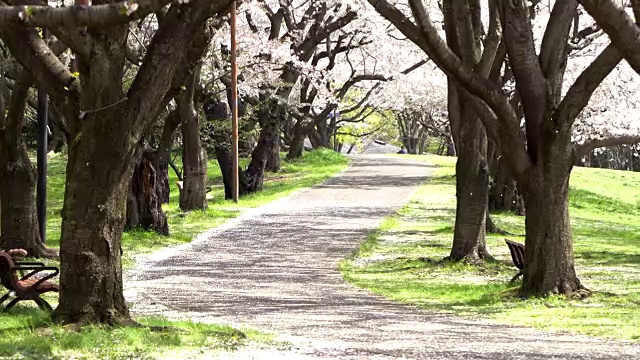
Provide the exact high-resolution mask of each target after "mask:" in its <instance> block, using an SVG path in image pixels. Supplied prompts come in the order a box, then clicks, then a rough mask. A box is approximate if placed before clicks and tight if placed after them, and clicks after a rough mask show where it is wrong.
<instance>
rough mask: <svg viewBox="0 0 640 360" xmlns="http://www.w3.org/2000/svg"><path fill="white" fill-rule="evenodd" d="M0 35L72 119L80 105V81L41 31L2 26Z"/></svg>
mask: <svg viewBox="0 0 640 360" xmlns="http://www.w3.org/2000/svg"><path fill="white" fill-rule="evenodd" d="M0 37H2V38H3V39H4V42H5V44H6V45H7V47H8V48H9V50H10V51H11V53H12V54H13V56H15V58H16V59H17V60H18V61H19V62H20V63H21V64H22V66H24V67H25V68H29V69H30V71H31V72H32V75H33V76H34V77H35V79H36V80H37V82H38V83H39V84H40V85H41V86H43V87H44V88H45V89H46V90H47V93H49V95H50V96H51V98H52V99H53V100H54V102H56V103H57V104H58V106H59V107H60V109H61V110H62V112H63V113H64V116H65V117H66V118H67V120H68V121H73V119H74V118H75V116H77V115H76V114H77V111H78V106H79V89H78V81H77V79H76V78H75V77H74V76H73V74H71V72H69V70H68V69H67V68H66V66H65V65H64V64H63V63H62V62H60V59H58V57H57V55H56V53H55V52H54V51H52V49H51V48H49V46H47V44H46V43H45V41H44V40H42V38H40V36H39V35H38V32H37V31H36V30H35V29H27V28H24V27H22V26H12V27H6V26H0ZM54 45H55V46H54ZM54 45H52V46H54V47H57V48H59V49H56V50H60V53H61V52H62V51H64V50H62V48H63V47H61V46H59V45H57V43H54ZM27 65H28V66H27Z"/></svg>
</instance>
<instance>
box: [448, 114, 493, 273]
mask: <svg viewBox="0 0 640 360" xmlns="http://www.w3.org/2000/svg"><path fill="white" fill-rule="evenodd" d="M461 105H462V107H463V111H462V116H465V117H467V118H466V119H464V121H463V123H464V124H465V125H466V126H463V127H461V128H460V137H459V138H460V149H459V151H458V161H457V162H456V198H457V205H456V223H455V230H454V238H453V246H452V248H451V255H450V258H451V259H452V260H463V259H464V260H468V261H471V262H477V261H480V260H483V259H485V258H488V257H489V253H488V251H487V247H486V243H485V227H486V223H485V221H486V216H487V215H486V211H487V195H488V185H489V167H488V164H487V162H486V160H485V155H486V146H487V145H486V135H485V134H484V127H483V126H482V124H481V123H480V121H479V120H478V119H477V118H474V116H473V113H472V112H471V111H470V110H471V109H470V108H469V107H468V105H467V104H461Z"/></svg>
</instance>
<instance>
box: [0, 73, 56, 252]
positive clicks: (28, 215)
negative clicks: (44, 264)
mask: <svg viewBox="0 0 640 360" xmlns="http://www.w3.org/2000/svg"><path fill="white" fill-rule="evenodd" d="M30 85H31V81H30V76H26V75H23V76H22V78H21V79H19V80H18V81H16V84H15V86H14V88H13V92H12V94H11V97H10V101H9V106H8V108H7V107H6V106H5V99H4V96H3V98H2V99H0V102H2V106H0V111H2V113H1V114H0V230H1V234H0V235H1V236H0V249H16V248H21V249H25V250H26V251H27V252H28V253H29V256H33V257H54V256H56V252H55V251H53V250H51V249H48V248H47V247H46V246H45V245H44V244H43V243H42V241H41V239H40V234H39V233H38V218H37V215H36V205H35V194H34V192H35V185H36V169H35V168H34V166H33V164H32V163H31V160H30V159H29V155H28V153H27V148H26V146H25V144H24V140H23V138H22V125H23V122H24V111H25V107H26V98H27V94H28V91H29V87H30ZM0 86H4V84H0ZM5 110H6V111H5ZM5 114H6V116H5Z"/></svg>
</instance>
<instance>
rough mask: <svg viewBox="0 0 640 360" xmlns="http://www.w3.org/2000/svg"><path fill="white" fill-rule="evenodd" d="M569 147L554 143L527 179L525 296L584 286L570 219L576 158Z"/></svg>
mask: <svg viewBox="0 0 640 360" xmlns="http://www.w3.org/2000/svg"><path fill="white" fill-rule="evenodd" d="M567 143H568V141H567ZM569 146H570V145H569ZM569 146H567V147H566V148H560V147H558V146H552V147H551V149H550V151H549V153H548V154H545V155H544V157H545V158H544V160H542V161H540V163H539V164H538V165H536V166H535V168H534V169H532V170H533V171H532V173H531V174H530V175H531V176H530V177H529V178H528V179H526V180H525V182H526V185H525V186H524V188H525V193H524V200H525V203H526V209H527V217H526V220H525V222H526V239H525V245H526V248H525V268H524V278H523V279H524V280H523V284H522V293H523V294H524V295H526V296H530V295H547V294H564V295H567V296H570V295H572V294H574V293H575V292H576V291H579V290H583V289H584V288H583V286H582V285H581V284H580V281H579V280H578V277H577V275H576V271H575V267H574V259H573V244H572V235H571V223H570V220H569V175H570V172H571V167H572V164H573V159H571V149H570V147H569ZM542 164H546V165H542Z"/></svg>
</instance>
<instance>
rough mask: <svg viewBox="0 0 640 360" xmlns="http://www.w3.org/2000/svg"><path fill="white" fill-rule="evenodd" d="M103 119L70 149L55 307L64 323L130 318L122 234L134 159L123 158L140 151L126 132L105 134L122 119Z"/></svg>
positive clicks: (104, 321) (118, 321)
mask: <svg viewBox="0 0 640 360" xmlns="http://www.w3.org/2000/svg"><path fill="white" fill-rule="evenodd" d="M105 115H106V114H105ZM103 116H104V115H103ZM116 116H117V117H116ZM120 116H123V114H117V115H115V116H113V117H112V119H117V118H118V117H120ZM93 120H97V119H93ZM96 122H97V121H96ZM100 123H102V125H103V126H104V127H105V128H106V129H96V127H97V126H91V124H89V125H85V127H84V129H83V133H82V137H81V138H80V139H78V140H76V142H75V144H74V146H73V147H72V148H71V149H70V151H69V159H68V165H67V181H66V184H67V186H66V189H65V202H64V207H63V210H62V238H61V245H62V246H61V251H60V259H61V263H60V265H61V269H60V270H61V271H60V284H61V287H62V289H64V291H61V292H60V303H59V306H58V308H56V310H55V312H54V317H55V318H57V319H58V320H60V321H62V322H63V323H80V324H84V323H86V322H95V321H97V322H100V323H109V324H117V323H122V322H126V321H129V311H128V309H127V306H126V304H125V300H124V296H123V292H122V248H121V245H120V240H121V235H122V231H123V227H124V219H125V215H126V213H125V204H126V200H127V193H128V191H127V190H128V186H129V183H130V180H131V177H132V173H133V164H132V162H131V161H122V159H131V158H133V159H136V158H138V157H137V156H138V154H136V151H135V147H134V148H133V149H132V147H131V146H130V145H129V144H127V141H128V139H127V138H126V137H111V136H104V134H109V133H119V130H116V129H115V128H114V127H117V126H119V125H120V122H119V121H112V122H111V123H112V124H113V125H108V124H109V122H104V121H100Z"/></svg>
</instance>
